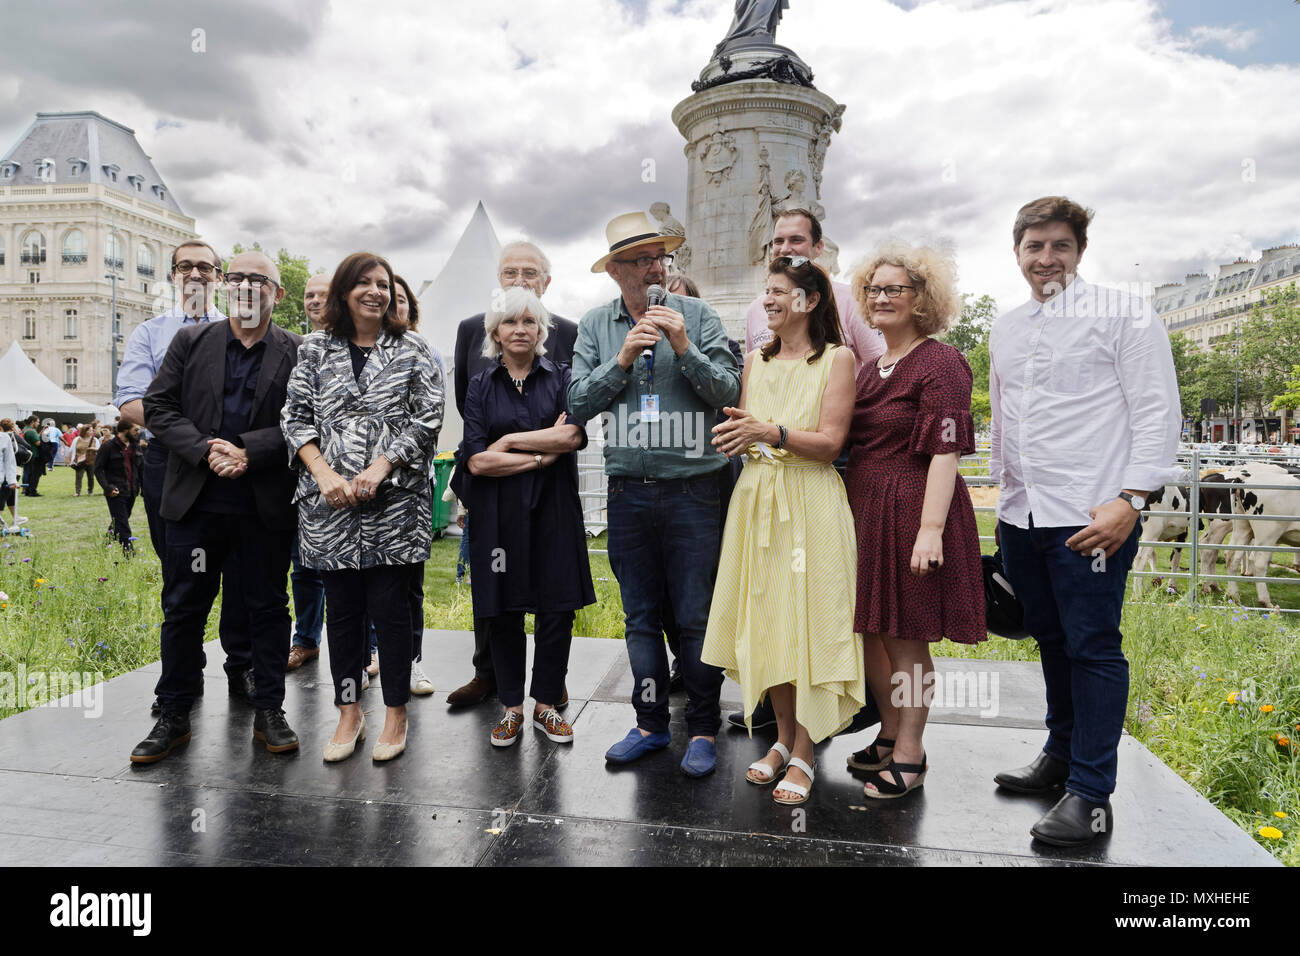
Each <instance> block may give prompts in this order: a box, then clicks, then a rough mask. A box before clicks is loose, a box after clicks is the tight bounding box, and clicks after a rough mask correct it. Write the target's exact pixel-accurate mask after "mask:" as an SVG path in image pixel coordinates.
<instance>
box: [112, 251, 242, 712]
mask: <svg viewBox="0 0 1300 956" xmlns="http://www.w3.org/2000/svg"><path fill="white" fill-rule="evenodd" d="M171 267H172V269H171V275H172V282H173V284H174V286H175V288H176V290H177V291H178V292H179V293H180V296H181V302H180V305H177V306H173V307H172V308H170V309H168V310H167V311H166V312H164V313H162V314H161V315H157V316H154V317H153V318H152V319H149V320H147V321H145V322H142V323H141V324H140V325H139V326H137V327H136V329H135V331H133V332H132V333H131V337H130V339H128V340H127V343H126V350H125V352H124V353H123V356H122V364H121V366H120V367H119V368H118V370H117V395H116V397H115V399H114V403H115V404H116V405H117V407H118V408H119V409H120V410H121V417H122V418H124V419H126V420H127V421H129V422H131V423H132V424H133V425H139V426H141V427H142V428H143V427H144V424H145V421H144V403H143V399H144V396H145V392H147V391H148V390H149V385H150V383H151V382H153V379H154V376H155V375H157V374H158V370H159V369H160V368H161V367H162V363H163V357H164V356H165V355H166V354H167V348H168V346H170V345H171V342H172V339H173V338H175V337H176V333H177V332H179V331H180V330H181V329H183V328H190V327H192V326H195V325H203V324H205V323H208V322H224V321H225V319H226V317H225V316H224V315H222V314H221V312H220V311H218V310H217V309H216V307H215V306H214V305H213V296H214V295H215V294H216V291H217V288H218V286H219V284H220V282H221V257H220V256H218V255H217V251H216V250H215V249H213V248H212V246H210V245H208V244H207V243H206V242H204V241H203V240H202V239H191V240H187V241H185V242H182V243H181V244H180V245H179V246H177V247H176V248H175V249H173V250H172V262H171ZM145 436H146V437H147V438H150V439H152V436H151V435H149V433H148V432H145ZM166 474H167V446H166V445H165V444H164V443H163V442H160V441H152V440H150V442H149V445H148V448H147V449H146V450H145V453H144V467H143V469H142V472H141V479H142V492H143V496H144V513H145V517H146V518H147V519H148V521H149V540H150V541H151V542H152V543H153V550H154V553H155V554H156V555H158V561H159V563H160V564H161V565H162V571H163V581H164V582H166V580H167V540H166V522H165V521H164V520H163V519H162V517H161V516H160V514H159V509H160V508H161V506H162V495H163V481H164V479H165V477H166ZM229 570H230V573H231V576H232V579H233V575H234V574H235V573H236V572H237V571H238V569H237V568H231V569H229ZM165 588H166V585H165V584H164V595H163V599H164V600H165V598H166V595H165ZM218 633H219V634H220V637H221V648H222V650H224V651H225V653H226V664H225V670H226V678H227V682H228V686H229V689H230V695H231V696H232V697H236V698H239V699H241V700H249V699H250V698H251V696H252V691H253V675H252V670H251V669H252V666H253V644H252V636H251V635H250V634H249V630H248V614H247V612H246V611H245V609H244V600H243V593H242V589H240V588H238V587H228V588H227V593H226V594H225V595H223V596H222V600H221V621H220V623H219V625H218ZM200 693H202V690H200ZM151 710H152V712H153V713H155V714H157V713H159V712H160V710H161V703H160V701H159V700H158V698H156V697H155V698H154V701H153V706H152V708H151Z"/></svg>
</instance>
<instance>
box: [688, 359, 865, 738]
mask: <svg viewBox="0 0 1300 956" xmlns="http://www.w3.org/2000/svg"><path fill="white" fill-rule="evenodd" d="M837 348H838V346H828V347H827V349H826V351H825V353H823V355H822V357H821V358H820V359H818V360H817V362H815V363H813V364H812V365H809V364H808V362H807V361H805V360H803V359H799V360H795V361H785V360H781V359H776V358H773V359H771V360H770V361H767V362H764V361H763V360H762V358H761V357H759V356H758V355H755V356H754V357H753V359H752V360H751V361H752V366H751V369H750V373H749V382H748V385H747V390H746V401H747V402H748V410H749V412H750V414H752V415H753V416H754V417H755V418H758V419H759V420H761V421H766V422H775V423H777V424H781V425H784V426H786V428H788V429H790V430H792V431H794V430H798V431H815V430H816V429H817V424H818V421H819V419H820V417H821V405H822V393H823V392H824V391H825V389H826V383H827V382H828V381H829V380H830V374H831V365H832V363H833V362H834V353H835V351H836V349H837ZM856 590H857V539H856V536H855V534H854V529H853V513H852V511H850V509H849V502H848V498H847V497H846V496H845V493H844V482H843V481H842V480H841V479H840V476H839V475H838V474H837V473H836V471H835V468H834V467H833V466H832V465H831V463H830V462H824V461H813V460H811V459H808V458H800V457H799V456H797V455H792V454H790V452H789V451H788V450H787V449H781V450H779V451H778V450H776V449H774V448H771V447H770V446H768V445H765V444H763V445H754V446H751V447H750V449H749V450H748V452H746V457H745V467H744V469H743V471H741V474H740V479H739V480H738V481H737V482H736V487H735V490H734V491H733V492H732V494H731V505H730V507H729V508H728V509H727V524H726V529H725V531H724V532H723V538H722V554H721V558H720V559H719V563H718V577H717V583H716V585H715V586H714V589H713V604H712V605H711V608H710V612H709V626H708V630H707V631H706V633H705V638H704V649H703V652H702V653H701V658H702V659H703V660H704V662H705V663H707V664H712V665H714V666H715V667H721V668H722V669H723V670H724V671H725V672H726V674H727V676H728V677H730V678H731V679H732V680H734V681H736V682H737V683H738V684H740V688H741V691H742V694H743V697H744V702H743V707H744V712H745V714H746V720H748V715H749V714H751V713H752V712H753V710H754V707H755V706H756V705H757V704H758V703H759V701H760V700H762V698H763V697H764V695H765V694H766V692H767V690H768V688H771V687H775V686H777V685H779V684H785V683H791V684H793V685H794V687H795V716H796V719H797V720H798V721H799V723H801V724H803V725H804V726H805V727H806V728H808V733H809V735H810V736H811V737H812V739H813V741H814V742H816V741H820V740H824V739H825V738H827V737H829V736H831V735H832V734H834V733H835V732H836V731H839V730H842V729H843V728H844V727H845V726H846V725H847V724H848V723H849V721H851V720H852V719H853V716H854V714H856V713H857V712H858V710H859V709H860V708H861V707H862V705H863V702H864V700H865V684H864V679H863V661H862V637H861V636H860V635H858V634H855V633H853V602H854V595H855V594H856Z"/></svg>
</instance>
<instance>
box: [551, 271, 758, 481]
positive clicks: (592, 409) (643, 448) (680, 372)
mask: <svg viewBox="0 0 1300 956" xmlns="http://www.w3.org/2000/svg"><path fill="white" fill-rule="evenodd" d="M664 305H666V306H667V307H668V308H670V309H672V310H674V311H676V312H680V313H681V314H682V316H683V318H684V319H685V320H686V337H687V339H688V340H689V344H688V345H687V347H686V351H685V352H683V353H682V355H681V356H680V357H678V355H677V354H676V353H675V352H673V347H672V346H671V345H670V344H669V343H668V337H667V336H664V337H663V338H661V339H660V340H659V341H658V342H657V343H656V344H655V348H654V353H653V354H654V375H653V383H652V382H651V376H650V370H649V368H648V367H647V363H646V360H645V358H644V357H640V356H638V357H637V360H636V361H635V362H634V363H633V364H632V370H631V371H630V372H628V371H624V370H623V368H622V367H621V366H620V365H619V364H618V350H619V349H620V348H622V347H623V340H624V339H625V338H627V333H628V330H629V329H630V328H631V322H632V319H631V317H630V315H629V314H628V311H627V308H626V307H625V306H624V304H623V300H622V298H621V297H620V298H617V299H615V300H614V301H612V302H608V303H606V304H605V305H601V306H598V307H596V308H594V309H592V310H591V311H590V312H588V313H587V314H586V315H585V316H583V318H582V321H581V322H580V323H579V324H578V341H577V343H576V344H575V345H574V348H573V382H572V384H571V385H570V386H569V412H570V413H571V414H572V415H573V416H574V417H575V418H580V419H583V420H590V419H593V418H599V419H600V421H601V426H602V429H603V433H604V442H605V473H606V474H608V475H610V476H611V477H618V476H621V477H628V478H641V477H648V478H669V479H671V478H691V477H695V476H698V475H705V474H709V473H711V472H715V471H717V470H718V469H719V468H721V467H722V466H723V465H725V464H726V463H727V459H726V457H725V456H724V455H723V454H722V453H721V452H719V451H718V450H717V449H715V448H714V447H713V444H712V441H713V433H712V428H713V425H714V422H715V421H716V419H717V413H718V409H720V408H722V407H723V406H724V405H735V404H736V402H737V401H738V400H739V398H740V370H739V367H738V366H737V364H736V359H735V357H734V356H733V355H732V354H731V350H730V349H729V348H728V347H727V333H726V331H725V330H724V329H723V326H722V320H721V319H720V318H718V313H717V312H715V311H714V310H713V308H712V306H710V305H709V304H708V303H707V302H705V301H704V300H703V299H693V298H690V297H687V296H680V295H672V294H670V295H668V296H667V297H666V298H665V300H664ZM650 394H654V395H656V396H657V397H658V402H659V421H658V422H645V421H642V420H641V407H642V396H644V395H650Z"/></svg>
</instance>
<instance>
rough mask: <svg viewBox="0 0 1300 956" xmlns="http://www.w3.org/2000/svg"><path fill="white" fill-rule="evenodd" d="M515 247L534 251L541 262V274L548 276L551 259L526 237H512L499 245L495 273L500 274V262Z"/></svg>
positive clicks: (515, 248) (503, 260)
mask: <svg viewBox="0 0 1300 956" xmlns="http://www.w3.org/2000/svg"><path fill="white" fill-rule="evenodd" d="M517 249H527V250H528V251H529V252H532V253H535V254H536V256H537V258H538V259H540V260H541V263H542V275H544V276H550V274H551V260H550V259H548V258H546V253H544V252H542V250H541V249H539V248H538V247H537V244H536V243H532V242H529V241H528V240H527V239H514V240H512V241H510V242H507V243H506V244H505V245H504V246H502V247H501V254H500V255H499V256H497V275H500V274H501V263H503V262H505V261H506V256H507V255H509V254H510V253H512V252H514V251H515V250H517Z"/></svg>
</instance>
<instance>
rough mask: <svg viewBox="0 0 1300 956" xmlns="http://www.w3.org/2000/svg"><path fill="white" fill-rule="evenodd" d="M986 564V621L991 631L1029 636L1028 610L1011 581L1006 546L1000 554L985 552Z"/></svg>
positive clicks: (1014, 639) (1011, 636) (1021, 638)
mask: <svg viewBox="0 0 1300 956" xmlns="http://www.w3.org/2000/svg"><path fill="white" fill-rule="evenodd" d="M981 560H982V563H983V566H984V620H985V624H986V625H987V627H988V629H989V633H991V634H996V635H998V636H999V637H1006V638H1010V639H1011V640H1013V641H1019V640H1023V639H1024V638H1026V637H1028V636H1029V632H1028V631H1026V630H1025V609H1024V607H1022V606H1021V604H1020V601H1019V600H1018V599H1017V598H1016V591H1015V588H1013V587H1012V586H1011V582H1010V581H1009V580H1007V572H1006V568H1005V567H1004V566H1003V564H1002V549H1001V548H999V549H998V551H997V553H996V554H986V555H983V556H982V558H981Z"/></svg>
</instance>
